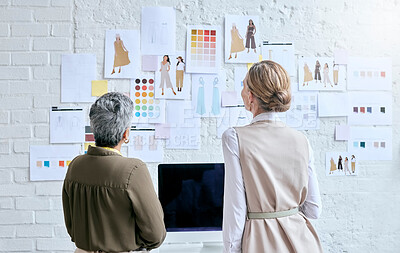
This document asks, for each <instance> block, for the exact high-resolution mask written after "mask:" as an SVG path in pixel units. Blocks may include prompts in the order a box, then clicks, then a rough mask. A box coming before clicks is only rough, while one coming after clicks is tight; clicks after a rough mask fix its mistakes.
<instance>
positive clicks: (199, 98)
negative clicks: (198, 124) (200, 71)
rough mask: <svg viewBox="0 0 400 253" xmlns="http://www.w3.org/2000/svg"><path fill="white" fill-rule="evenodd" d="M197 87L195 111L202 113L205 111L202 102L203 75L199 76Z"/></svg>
mask: <svg viewBox="0 0 400 253" xmlns="http://www.w3.org/2000/svg"><path fill="white" fill-rule="evenodd" d="M199 84H200V85H199V89H198V92H197V107H196V113H198V114H200V115H203V114H205V113H206V105H205V103H204V79H203V77H200V78H199Z"/></svg>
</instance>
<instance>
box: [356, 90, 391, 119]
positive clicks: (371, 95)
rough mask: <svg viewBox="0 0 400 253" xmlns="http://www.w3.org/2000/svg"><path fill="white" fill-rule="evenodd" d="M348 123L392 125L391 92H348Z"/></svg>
mask: <svg viewBox="0 0 400 253" xmlns="http://www.w3.org/2000/svg"><path fill="white" fill-rule="evenodd" d="M349 94H350V105H349V118H348V123H349V125H392V114H393V111H392V93H391V92H384V91H382V92H350V93H349Z"/></svg>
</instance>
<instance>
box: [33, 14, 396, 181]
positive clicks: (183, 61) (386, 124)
mask: <svg viewBox="0 0 400 253" xmlns="http://www.w3.org/2000/svg"><path fill="white" fill-rule="evenodd" d="M176 23H177V20H176V13H175V9H174V8H171V7H144V8H142V20H141V30H140V31H139V30H128V29H110V30H107V31H104V39H105V50H104V56H103V55H94V54H66V55H63V56H62V67H61V102H62V103H64V102H65V103H69V102H74V103H89V104H86V106H85V107H88V106H90V104H91V103H93V102H94V101H95V100H96V99H97V98H98V97H100V96H101V95H103V94H105V93H106V92H107V91H109V90H113V91H114V89H109V87H108V82H107V81H108V80H110V79H116V81H114V82H118V79H130V80H131V81H130V82H131V84H130V92H129V94H127V95H129V96H130V98H131V99H132V101H133V103H134V112H133V115H132V118H133V119H132V129H131V134H130V142H129V143H128V144H124V146H126V148H127V151H128V152H127V155H128V157H135V158H139V159H142V160H143V161H144V162H150V163H151V162H154V163H159V162H163V159H164V150H168V149H182V150H198V149H201V132H202V131H201V118H214V119H215V121H216V131H215V132H216V136H215V138H221V136H222V133H223V132H224V131H225V130H226V129H228V128H229V127H234V126H243V125H246V124H249V123H251V121H252V117H253V116H252V114H251V113H250V112H249V111H247V110H246V109H245V107H244V103H243V100H242V98H241V90H242V88H243V80H244V78H245V77H246V74H247V71H248V68H249V67H251V65H252V64H253V63H254V62H257V61H260V60H273V61H276V62H278V63H280V64H281V65H282V66H283V67H284V68H285V69H286V70H287V71H288V73H289V75H290V76H291V80H292V82H291V83H292V103H291V107H290V109H289V110H288V111H287V112H284V113H277V114H276V117H277V118H279V120H282V121H283V122H285V123H286V124H287V125H288V126H290V127H293V128H295V129H298V130H308V131H312V130H318V129H319V126H320V118H323V117H346V118H347V124H346V125H340V126H336V128H335V129H336V131H335V133H332V134H334V135H335V141H347V143H348V147H347V150H345V151H343V150H342V151H341V150H333V151H329V152H327V153H326V175H327V176H347V175H351V176H353V175H358V174H359V170H358V162H359V161H363V160H391V159H392V139H391V137H392V128H391V125H392V94H391V87H392V63H391V59H390V58H388V57H375V58H365V57H352V56H349V53H348V52H347V51H346V50H343V49H337V50H335V52H334V55H332V56H331V57H315V56H312V55H308V56H307V55H305V56H302V55H297V54H296V50H295V49H296V48H295V45H294V44H293V43H292V42H279V41H276V42H271V41H261V38H262V37H263V36H264V37H265V36H267V35H266V34H261V33H260V31H261V29H260V27H261V26H262V25H263V24H262V23H260V18H259V16H254V15H253V16H245V15H226V17H225V27H224V28H223V27H222V26H220V25H202V24H186V34H176ZM223 29H224V31H225V33H224V34H223V33H222V30H223ZM177 35H178V36H180V37H186V51H184V50H182V49H181V50H177V49H176V46H175V41H176V36H177ZM223 46H224V47H223ZM102 57H104V59H105V61H104V80H96V77H97V76H98V74H97V73H96V63H97V58H102ZM230 63H235V64H236V65H234V78H233V79H234V80H229V79H227V75H226V72H225V69H224V66H227V65H228V64H230ZM224 64H225V65H224ZM296 66H298V67H297V68H296ZM107 79H108V80H107ZM296 80H297V82H296ZM229 83H234V85H233V87H229ZM77 84H79V85H77ZM121 92H126V91H121ZM86 113H87V112H86V111H85V108H84V107H83V106H82V105H81V106H80V107H73V108H62V107H53V108H51V109H50V143H51V145H47V146H31V163H30V168H31V180H62V179H63V178H64V175H65V172H66V169H67V167H68V164H69V163H70V161H72V159H73V158H74V157H75V156H76V155H78V154H84V153H85V152H87V149H88V147H89V145H94V136H93V133H92V131H91V129H90V125H89V120H88V115H86ZM77 144H78V145H77ZM45 150H46V151H45ZM43 154H46V155H43Z"/></svg>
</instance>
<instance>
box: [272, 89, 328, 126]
mask: <svg viewBox="0 0 400 253" xmlns="http://www.w3.org/2000/svg"><path fill="white" fill-rule="evenodd" d="M318 100H319V98H318V93H317V92H292V100H291V104H290V108H289V110H288V111H287V112H286V113H278V117H279V118H280V119H281V120H282V121H283V122H285V123H286V124H287V125H288V126H290V127H293V128H296V129H297V130H312V129H319V124H320V121H319V118H318Z"/></svg>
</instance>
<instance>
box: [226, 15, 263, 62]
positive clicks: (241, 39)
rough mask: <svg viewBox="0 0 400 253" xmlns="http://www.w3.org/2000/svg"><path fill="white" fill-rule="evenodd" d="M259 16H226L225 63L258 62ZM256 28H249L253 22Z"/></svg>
mask: <svg viewBox="0 0 400 253" xmlns="http://www.w3.org/2000/svg"><path fill="white" fill-rule="evenodd" d="M259 19H260V18H259V16H239V15H226V16H225V63H251V62H258V55H259V54H260V52H259V45H260V40H259V34H260V31H261V27H260V22H259ZM250 20H251V21H253V24H254V26H251V27H249V24H250V22H251V21H250Z"/></svg>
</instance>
